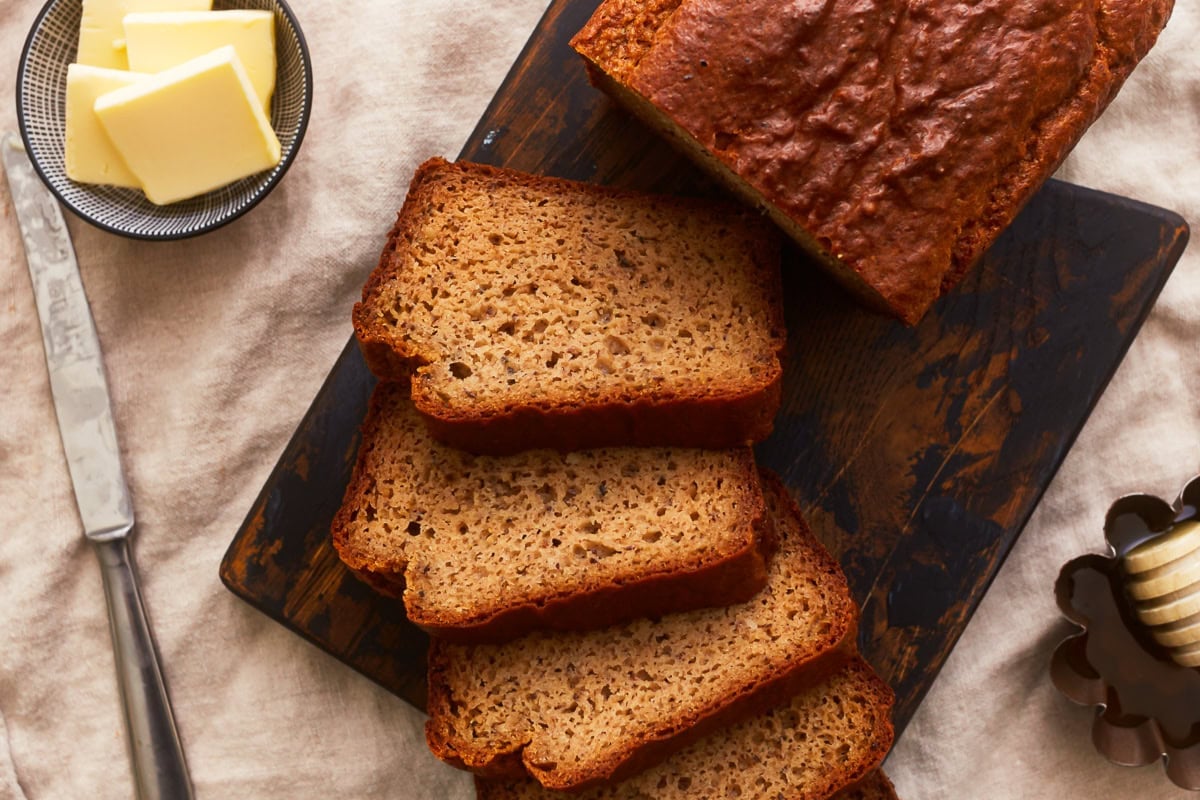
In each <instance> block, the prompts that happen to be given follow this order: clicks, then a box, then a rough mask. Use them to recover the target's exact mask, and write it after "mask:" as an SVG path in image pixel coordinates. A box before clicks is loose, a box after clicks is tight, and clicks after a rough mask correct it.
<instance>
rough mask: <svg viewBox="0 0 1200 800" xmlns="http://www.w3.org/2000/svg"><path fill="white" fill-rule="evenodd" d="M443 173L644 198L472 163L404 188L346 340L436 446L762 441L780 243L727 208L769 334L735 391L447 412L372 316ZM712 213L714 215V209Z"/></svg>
mask: <svg viewBox="0 0 1200 800" xmlns="http://www.w3.org/2000/svg"><path fill="white" fill-rule="evenodd" d="M447 170H454V171H457V172H459V173H461V174H470V175H474V176H477V177H478V178H479V179H480V180H490V181H507V182H513V181H519V182H520V183H521V184H522V185H524V186H528V187H531V188H533V189H535V190H540V191H544V192H546V193H564V192H572V193H579V194H583V195H587V196H591V197H595V198H599V199H615V198H637V199H646V200H647V202H649V196H647V195H643V194H640V193H636V192H627V191H621V190H616V189H611V188H608V187H601V186H595V185H590V184H581V183H577V182H574V181H566V180H562V179H559V178H548V177H542V176H534V175H526V174H523V173H516V172H513V171H511V170H503V169H498V168H495V167H489V166H486V165H480V164H471V163H466V162H459V163H457V164H449V163H447V162H445V161H444V160H442V159H430V160H429V161H428V162H426V163H425V164H423V165H422V166H421V167H420V168H419V169H418V170H417V173H416V175H415V176H414V178H413V182H412V185H411V186H410V189H409V193H408V196H407V198H406V199H405V202H404V206H403V208H402V209H401V211H400V214H399V215H398V218H397V221H396V224H395V226H394V227H393V229H392V231H391V233H390V234H389V236H388V241H387V245H386V246H385V248H384V251H383V254H382V256H381V258H380V261H379V265H378V266H377V268H376V269H375V271H374V272H373V273H372V274H371V276H370V278H369V279H368V280H367V283H366V285H365V286H364V288H363V299H362V301H361V302H360V303H357V304H356V305H355V307H354V314H353V321H354V330H355V335H356V337H357V339H358V341H359V344H360V347H361V349H362V352H363V356H364V358H365V360H366V362H367V365H368V367H369V368H370V369H371V370H372V372H374V373H375V374H377V375H378V376H380V377H381V378H383V379H385V380H408V379H411V381H412V394H413V401H414V402H415V403H416V405H417V409H418V410H419V411H420V412H421V413H422V415H423V416H424V417H425V418H426V420H427V423H428V425H429V429H430V432H431V433H432V434H433V435H434V436H435V437H436V438H438V439H439V440H440V441H443V442H446V443H447V444H450V445H453V446H455V447H458V448H460V449H464V450H468V451H470V452H473V453H480V454H488V455H503V454H507V453H514V452H518V451H520V450H525V449H536V448H554V449H557V450H560V451H569V450H580V449H586V448H593V447H608V446H624V445H632V446H657V445H665V446H673V447H675V446H677V447H701V448H706V449H724V448H728V447H738V446H743V445H747V444H752V443H754V442H758V441H761V440H763V439H765V438H766V437H767V436H768V435H769V434H770V432H771V429H772V425H773V423H774V418H775V413H776V411H777V410H778V408H779V402H780V394H781V389H780V387H781V382H782V375H783V369H782V364H781V362H780V354H781V352H782V350H783V347H784V344H785V341H786V331H785V325H784V318H783V307H782V288H781V285H780V275H779V258H780V242H779V237H778V236H777V235H776V233H775V232H774V231H773V230H771V226H770V225H768V224H767V223H765V222H764V221H762V220H761V219H759V218H758V217H757V216H756V215H754V214H753V213H751V212H748V211H746V210H745V209H742V208H737V207H732V206H731V207H730V208H729V210H728V212H729V218H730V219H731V220H734V221H735V223H736V224H737V225H740V226H744V227H745V228H746V229H747V230H749V231H752V232H753V233H754V235H753V237H752V239H751V242H752V243H751V250H750V251H749V252H747V253H746V254H745V255H746V256H748V257H749V259H748V260H749V261H750V262H751V263H752V264H753V265H754V266H753V268H754V270H755V273H754V274H753V275H752V276H750V277H751V280H752V281H753V283H754V285H755V287H756V289H755V291H756V292H757V294H758V298H757V301H756V302H758V303H759V305H760V306H761V309H762V315H763V316H762V318H760V319H758V320H756V322H755V324H756V325H757V326H759V327H761V329H762V330H763V331H765V332H766V333H767V335H768V336H769V337H770V339H771V340H772V342H773V346H774V352H771V353H769V354H767V355H765V356H764V357H763V360H759V359H758V358H757V357H755V358H754V359H753V360H751V361H748V362H747V363H746V373H745V375H744V376H743V377H742V378H740V379H739V380H738V381H737V382H736V383H729V382H716V381H713V382H710V383H709V384H708V385H707V386H706V387H705V388H704V389H703V390H697V389H694V388H690V389H686V390H684V389H672V388H671V386H670V384H662V383H655V384H654V385H652V386H646V387H644V388H642V389H640V390H637V391H633V390H614V389H609V388H604V389H603V393H602V394H601V395H600V396H598V397H588V398H586V399H585V398H584V397H583V396H582V395H581V396H580V397H579V398H577V399H573V400H572V399H568V400H565V401H564V400H563V399H561V398H559V397H554V398H548V397H542V396H530V397H526V398H523V399H521V400H520V401H519V402H516V403H513V402H505V403H503V404H496V403H488V402H486V401H483V400H480V401H478V402H474V403H472V404H470V405H468V406H463V405H457V406H456V405H453V404H451V403H449V402H448V401H447V399H446V398H445V396H444V393H440V392H439V391H438V390H437V388H436V381H435V377H434V375H433V373H431V372H430V371H429V370H427V369H425V368H426V367H427V366H429V365H431V364H433V363H434V362H436V361H437V360H438V356H437V354H436V353H434V352H432V351H430V350H428V349H423V343H422V342H420V341H416V340H414V339H413V338H412V337H409V336H403V335H401V336H398V335H397V328H398V327H401V326H400V325H398V324H397V321H396V320H395V319H391V318H389V317H388V316H387V314H389V313H390V312H388V311H387V310H386V309H381V306H382V305H383V304H381V303H380V302H379V297H380V294H381V292H382V291H383V290H384V287H386V286H387V285H388V284H390V283H393V282H394V281H396V280H397V279H398V276H399V270H400V266H401V264H402V263H403V261H404V259H403V258H402V255H403V253H404V251H405V250H406V249H408V248H411V247H413V245H414V237H415V235H416V232H415V225H416V221H417V220H418V219H419V218H420V216H421V213H422V209H423V208H425V207H426V206H427V205H428V204H429V203H430V202H431V200H430V196H431V193H432V192H433V191H434V189H433V187H434V184H435V182H436V181H437V180H438V177H439V176H440V175H443V174H445V173H446V171H447ZM653 202H654V203H655V204H656V205H657V206H658V207H660V208H669V209H675V210H680V211H686V210H693V209H701V208H703V209H706V210H711V209H712V208H713V207H714V204H713V203H712V202H711V201H701V200H693V199H687V198H662V197H656V198H654V199H653ZM717 205H718V206H719V204H717Z"/></svg>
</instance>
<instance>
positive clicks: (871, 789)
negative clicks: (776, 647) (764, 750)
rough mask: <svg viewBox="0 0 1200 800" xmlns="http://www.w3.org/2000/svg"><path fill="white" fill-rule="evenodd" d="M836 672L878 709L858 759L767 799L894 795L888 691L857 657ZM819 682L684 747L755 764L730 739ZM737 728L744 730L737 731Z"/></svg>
mask: <svg viewBox="0 0 1200 800" xmlns="http://www.w3.org/2000/svg"><path fill="white" fill-rule="evenodd" d="M838 672H845V673H847V674H848V675H849V676H850V678H851V679H852V680H854V681H856V682H857V683H859V684H860V686H859V687H858V688H861V689H864V690H866V692H867V693H869V694H870V705H872V706H874V707H876V708H877V709H879V713H878V714H877V715H876V716H875V718H874V720H873V725H872V726H871V730H870V732H869V733H868V734H867V736H866V738H867V740H868V741H867V744H866V747H865V748H864V752H863V753H862V757H861V758H860V759H858V761H857V762H856V763H853V764H849V765H843V766H842V767H841V768H840V769H836V770H834V769H831V770H829V771H828V772H826V774H825V775H823V776H822V778H823V780H821V781H820V782H819V783H817V784H815V785H810V786H807V787H804V789H803V790H799V789H798V790H796V791H794V792H792V793H789V794H779V795H773V796H774V797H777V798H778V800H825V798H830V800H896V794H895V789H894V788H893V787H892V784H891V781H890V780H888V778H887V776H886V775H884V774H883V771H882V769H881V768H880V764H881V763H882V762H883V759H884V758H885V757H886V756H887V753H888V751H889V750H890V749H891V746H892V742H893V740H894V738H895V730H894V728H893V726H892V723H891V709H892V706H893V704H894V702H895V695H894V693H893V692H892V690H891V687H889V686H888V685H887V684H886V683H885V682H884V681H883V680H882V679H881V678H880V677H879V676H878V675H877V674H876V673H875V671H874V670H873V669H871V667H870V665H869V664H867V663H866V661H864V660H863V659H862V657H861V656H858V655H855V656H853V657H851V658H849V659H847V661H846V662H844V663H843V664H842V665H841V666H840V667H839V668H838V670H837V671H833V672H831V673H830V675H829V676H827V678H826V680H827V679H828V678H836V677H837V674H838ZM823 682H824V680H823V681H822V682H818V683H816V684H814V685H813V686H810V687H805V689H802V690H800V692H797V693H796V694H795V695H793V696H791V697H789V698H786V699H785V700H783V701H781V702H780V703H779V704H777V705H776V706H775V707H772V708H768V709H764V710H762V711H761V712H759V713H758V714H756V715H754V716H751V717H748V718H747V719H745V720H742V721H740V722H738V723H734V724H733V725H731V726H729V727H727V728H722V729H718V730H714V731H710V732H708V733H706V734H705V736H703V737H700V738H698V739H697V740H696V741H694V742H691V743H689V744H690V745H691V746H694V747H695V748H696V749H697V750H700V749H705V748H708V749H716V750H718V751H719V752H717V753H716V754H712V753H705V754H704V755H705V756H710V755H715V760H723V761H726V762H728V763H730V764H733V763H738V764H739V765H740V764H742V759H743V758H751V759H753V758H757V757H759V755H760V748H759V747H757V746H756V747H755V749H754V751H752V752H747V750H746V748H743V747H741V746H740V745H741V742H739V741H737V740H736V738H735V737H739V736H740V735H742V733H743V730H744V729H745V728H748V727H752V726H754V725H755V724H756V722H757V717H759V716H765V715H767V714H774V713H778V712H781V711H782V712H786V711H787V710H788V707H789V706H790V705H791V703H792V701H793V700H797V699H801V698H799V695H800V694H801V693H803V692H804V691H806V690H812V691H817V690H820V688H821V684H822V683H823ZM739 725H741V726H744V727H743V728H742V729H739V728H738V726H739ZM722 747H726V748H729V752H725V751H722V750H721V748H722ZM690 755H691V754H687V753H685V754H682V755H681V757H684V758H686V757H689V756H690ZM662 766H663V767H664V769H669V768H670V767H671V766H673V764H672V762H671V761H670V760H668V761H665V762H664V763H663V765H662ZM649 769H654V767H653V766H651V767H649ZM636 777H637V776H636V775H630V776H628V777H627V779H629V778H636ZM651 777H653V776H651ZM679 777H686V778H690V777H691V776H682V775H681V776H679ZM660 780H661V778H660ZM669 785H670V784H669V783H668V786H669ZM593 788H594V787H593ZM680 791H684V792H688V796H697V795H698V796H706V795H703V794H702V792H703V791H704V789H703V787H699V786H696V784H695V783H694V781H693V782H692V783H691V785H690V786H689V787H688V788H687V789H681V790H680ZM475 792H476V798H477V800H549V798H552V797H558V796H562V795H561V794H560V793H559V792H556V791H553V790H548V789H546V788H545V787H542V786H540V785H538V784H537V783H536V782H534V781H532V780H529V779H524V780H520V781H513V780H509V779H494V778H485V777H481V776H476V778H475ZM698 793H699V794H698ZM582 795H583V798H582V800H601V798H604V800H614V799H615V798H620V800H647V798H649V797H650V795H647V794H646V793H645V792H644V791H642V790H641V789H640V788H632V789H630V790H629V791H628V792H623V791H622V786H621V784H620V783H619V782H618V783H613V784H609V785H606V786H603V787H601V788H600V790H599V791H595V792H594V793H589V792H588V790H587V789H585V790H583V792H582ZM595 795H599V797H597V796H595ZM707 796H711V795H707Z"/></svg>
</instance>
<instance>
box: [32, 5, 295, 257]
mask: <svg viewBox="0 0 1200 800" xmlns="http://www.w3.org/2000/svg"><path fill="white" fill-rule="evenodd" d="M213 8H214V9H216V10H220V9H232V8H245V9H255V10H265V11H271V12H273V13H274V14H275V52H276V58H277V67H276V71H277V75H276V84H275V95H274V98H273V100H272V103H271V126H272V127H273V128H274V129H275V134H276V136H278V137H279V143H280V144H281V145H282V148H283V154H282V157H281V158H280V161H279V163H278V164H277V165H276V166H275V167H274V168H273V169H271V170H269V171H264V172H262V173H259V174H258V175H253V176H251V177H248V178H243V179H241V180H239V181H237V182H235V183H232V184H230V185H228V186H225V187H224V188H221V189H216V190H214V191H212V192H209V193H208V194H205V195H201V196H200V197H195V198H192V199H190V200H183V201H180V202H178V203H172V204H171V205H167V206H156V205H154V204H153V203H151V202H150V201H149V200H147V199H146V197H145V195H143V194H142V193H141V192H140V191H138V190H136V189H122V188H118V187H115V186H96V185H89V184H82V183H76V182H74V181H72V180H71V179H70V178H68V177H67V173H66V165H65V163H64V147H65V139H66V123H65V113H66V111H65V109H66V86H67V66H68V65H69V64H70V63H71V62H72V61H74V60H75V52H76V49H77V47H78V44H79V20H80V14H81V3H80V2H79V0H49V2H47V3H46V5H45V7H44V8H42V11H41V13H40V14H39V15H38V17H37V20H36V21H35V22H34V23H33V28H32V29H31V30H30V32H29V37H28V38H27V39H26V40H25V47H24V49H23V50H22V51H21V60H20V64H19V66H18V69H17V119H18V121H19V123H20V127H21V137H22V138H23V139H24V141H25V149H26V150H27V151H28V153H29V157H30V160H32V161H33V166H34V168H35V169H36V170H37V172H38V174H39V175H40V176H41V177H42V180H44V181H45V182H46V185H47V186H49V187H50V190H51V191H52V192H54V194H55V195H56V196H57V197H58V199H59V200H61V201H62V203H63V204H64V205H65V206H67V208H69V209H71V211H73V212H74V213H75V214H77V215H79V216H80V217H82V218H83V219H84V220H86V221H87V222H90V223H91V224H93V225H95V226H97V227H99V228H102V229H104V230H106V231H110V232H112V233H117V234H120V235H122V236H129V237H132V238H135V239H159V240H165V239H184V238H187V237H189V236H196V235H198V234H201V233H206V232H208V231H211V230H213V229H215V228H219V227H220V226H222V225H224V224H226V223H228V222H231V221H232V220H235V219H237V218H238V217H240V216H241V215H242V214H245V213H246V212H247V211H249V210H250V209H251V208H253V207H254V206H255V205H256V204H258V202H259V201H261V200H262V199H263V198H264V197H266V196H267V194H268V193H269V192H270V191H271V189H273V188H274V187H275V186H276V184H278V183H279V181H280V179H281V178H283V175H284V173H285V172H287V170H288V167H289V166H291V164H292V161H293V160H294V159H295V158H296V152H297V151H298V150H299V149H300V143H301V141H303V139H304V132H305V130H306V129H307V127H308V118H309V113H310V111H311V109H312V94H313V80H312V65H311V63H310V61H309V55H308V45H307V44H306V43H305V41H304V35H303V33H301V31H300V24H299V23H298V22H297V21H296V17H295V15H294V14H293V13H292V10H291V9H290V8H288V5H287V3H286V2H284V0H214V2H213Z"/></svg>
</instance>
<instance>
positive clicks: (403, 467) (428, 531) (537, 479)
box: [332, 383, 774, 641]
mask: <svg viewBox="0 0 1200 800" xmlns="http://www.w3.org/2000/svg"><path fill="white" fill-rule="evenodd" d="M332 530H333V543H334V546H335V547H336V548H337V551H338V554H339V555H340V556H341V558H342V560H343V561H344V562H345V563H346V564H347V565H348V566H349V567H350V568H351V569H353V570H355V571H356V572H358V574H359V575H360V576H362V577H363V578H364V579H365V580H367V581H368V582H370V583H371V584H372V585H375V586H376V587H377V588H380V589H382V590H383V591H385V592H388V593H391V594H397V595H400V594H402V595H403V597H404V602H405V606H406V608H407V610H408V615H409V617H410V619H412V621H413V622H415V623H416V624H417V625H420V626H421V627H423V628H425V629H426V630H427V631H429V632H430V633H432V634H435V635H438V636H443V637H447V638H454V639H457V640H460V641H499V640H503V639H507V638H512V637H513V636H516V635H518V634H520V633H523V632H525V631H527V630H530V629H532V628H535V627H550V628H572V629H578V628H589V627H599V626H603V625H606V624H612V623H614V622H617V621H621V620H627V619H631V618H633V617H637V616H644V615H648V614H661V613H667V612H670V611H679V610H683V609H693V608H698V607H704V606H710V605H725V604H728V603H734V602H740V601H743V600H746V599H748V598H749V597H751V596H753V595H754V594H755V593H756V592H757V591H758V590H759V589H761V588H762V586H763V584H764V583H765V582H766V574H767V573H766V558H767V555H768V553H769V551H770V550H771V549H772V547H773V541H774V540H773V537H772V535H771V531H770V528H769V521H768V518H767V516H766V508H765V505H764V501H763V496H762V490H761V489H760V487H759V481H758V474H757V472H756V469H755V466H754V458H753V454H752V453H751V452H750V450H749V448H739V449H734V450H690V449H682V448H675V449H672V448H610V449H598V450H585V451H580V452H576V453H568V454H561V453H558V452H557V451H553V450H530V451H526V452H523V453H518V454H515V455H511V456H473V455H471V454H469V453H466V452H463V451H460V450H456V449H454V448H451V447H447V446H445V445H441V444H438V443H437V442H434V441H433V440H432V439H430V437H429V434H428V432H427V431H426V429H425V426H424V425H423V424H422V422H421V419H420V417H419V416H418V415H417V413H416V411H415V410H414V409H413V405H412V402H411V401H410V400H409V398H408V390H407V387H404V386H401V385H398V384H395V383H381V384H379V385H378V387H377V388H376V389H375V393H374V395H372V398H371V403H370V407H369V410H368V413H367V418H366V420H365V421H364V423H363V431H362V444H361V445H360V447H359V453H358V460H357V463H356V465H355V470H354V474H353V476H352V478H351V481H350V484H349V486H348V487H347V489H346V494H345V499H344V502H343V504H342V507H341V509H340V510H339V511H338V513H337V515H336V516H335V518H334V521H333V526H332Z"/></svg>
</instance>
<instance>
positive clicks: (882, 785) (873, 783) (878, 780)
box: [833, 769, 898, 800]
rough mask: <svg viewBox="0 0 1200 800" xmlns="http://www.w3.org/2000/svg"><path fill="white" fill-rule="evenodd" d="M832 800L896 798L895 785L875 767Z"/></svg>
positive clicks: (893, 799)
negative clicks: (855, 784) (858, 781)
mask: <svg viewBox="0 0 1200 800" xmlns="http://www.w3.org/2000/svg"><path fill="white" fill-rule="evenodd" d="M833 800H898V798H897V797H896V787H895V786H893V785H892V782H891V780H889V779H888V776H887V775H885V774H884V772H883V770H882V769H877V770H875V771H874V772H872V773H871V774H870V775H868V776H867V777H866V778H864V779H863V780H862V781H861V782H860V783H859V784H858V785H857V786H852V787H850V788H849V789H844V790H843V791H840V792H838V793H837V794H836V795H834V796H833Z"/></svg>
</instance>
